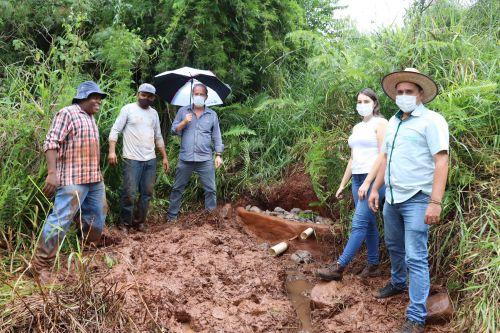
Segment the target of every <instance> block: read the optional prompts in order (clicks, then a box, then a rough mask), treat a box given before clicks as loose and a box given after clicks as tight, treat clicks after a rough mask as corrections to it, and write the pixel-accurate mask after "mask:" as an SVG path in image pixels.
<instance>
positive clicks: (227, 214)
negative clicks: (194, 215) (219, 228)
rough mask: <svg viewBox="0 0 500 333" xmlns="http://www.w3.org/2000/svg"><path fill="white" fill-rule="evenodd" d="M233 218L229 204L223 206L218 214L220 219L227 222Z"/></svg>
mask: <svg viewBox="0 0 500 333" xmlns="http://www.w3.org/2000/svg"><path fill="white" fill-rule="evenodd" d="M232 216H233V207H231V204H230V203H227V204H225V205H224V206H223V207H222V209H221V212H220V217H221V218H222V219H223V220H229V219H231V217H232Z"/></svg>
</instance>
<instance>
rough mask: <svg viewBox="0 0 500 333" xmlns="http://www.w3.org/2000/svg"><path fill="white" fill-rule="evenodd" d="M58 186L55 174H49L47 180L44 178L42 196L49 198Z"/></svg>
mask: <svg viewBox="0 0 500 333" xmlns="http://www.w3.org/2000/svg"><path fill="white" fill-rule="evenodd" d="M58 186H59V180H58V179H57V175H56V173H55V172H49V174H48V175H47V178H45V186H44V187H43V189H42V192H43V194H45V196H46V197H51V196H52V195H53V194H54V192H55V191H56V189H57V187H58Z"/></svg>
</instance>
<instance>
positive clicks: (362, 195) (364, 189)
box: [358, 182, 370, 200]
mask: <svg viewBox="0 0 500 333" xmlns="http://www.w3.org/2000/svg"><path fill="white" fill-rule="evenodd" d="M369 189H370V184H367V183H366V182H363V184H361V186H360V187H359V190H358V199H359V200H365V199H366V194H367V193H368V190H369Z"/></svg>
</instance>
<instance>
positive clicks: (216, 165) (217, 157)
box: [215, 156, 222, 169]
mask: <svg viewBox="0 0 500 333" xmlns="http://www.w3.org/2000/svg"><path fill="white" fill-rule="evenodd" d="M221 165H222V157H220V156H216V157H215V168H216V169H218V168H219V167H220V166H221Z"/></svg>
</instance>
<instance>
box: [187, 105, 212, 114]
mask: <svg viewBox="0 0 500 333" xmlns="http://www.w3.org/2000/svg"><path fill="white" fill-rule="evenodd" d="M188 110H189V111H190V112H193V113H194V110H193V107H192V106H191V105H190V106H188ZM211 111H212V110H211V109H210V108H209V107H207V106H206V105H205V106H204V107H203V112H202V113H201V114H202V115H204V114H205V113H209V112H211Z"/></svg>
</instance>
